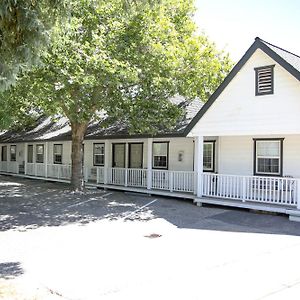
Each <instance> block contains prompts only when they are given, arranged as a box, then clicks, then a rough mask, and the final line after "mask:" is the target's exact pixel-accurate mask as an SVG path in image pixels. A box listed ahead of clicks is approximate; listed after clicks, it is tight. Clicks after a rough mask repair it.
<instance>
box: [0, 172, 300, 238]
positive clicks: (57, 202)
mask: <svg viewBox="0 0 300 300" xmlns="http://www.w3.org/2000/svg"><path fill="white" fill-rule="evenodd" d="M68 187H69V186H68V185H66V184H60V183H55V182H45V181H40V180H29V179H21V178H13V177H8V176H0V231H6V230H18V231H26V230H29V229H35V228H38V227H42V226H62V225H67V224H75V223H76V224H80V225H84V224H87V223H90V222H94V221H99V220H104V219H106V220H120V219H123V220H124V221H127V222H128V221H149V220H152V219H156V218H162V219H165V220H166V221H168V222H170V223H172V224H173V225H175V226H177V227H178V228H188V229H201V230H218V231H231V232H253V233H266V234H282V235H295V236H299V235H300V223H296V222H290V221H289V220H288V218H287V217H286V216H280V215H270V214H261V213H254V212H249V211H247V210H240V209H233V208H224V207H216V206H211V207H208V206H204V207H197V206H195V205H194V204H192V202H191V201H188V200H179V199H173V198H163V197H149V196H146V195H142V194H129V193H123V192H117V191H103V190H99V189H93V190H86V192H84V193H83V194H74V193H72V192H70V190H68ZM153 199H158V200H157V201H154V202H153V203H151V205H149V206H146V207H144V206H145V205H147V204H148V203H150V202H151V201H153Z"/></svg>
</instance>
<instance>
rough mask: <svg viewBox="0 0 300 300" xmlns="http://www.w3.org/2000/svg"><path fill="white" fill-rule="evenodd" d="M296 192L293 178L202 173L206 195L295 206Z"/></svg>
mask: <svg viewBox="0 0 300 300" xmlns="http://www.w3.org/2000/svg"><path fill="white" fill-rule="evenodd" d="M296 192H297V181H296V179H294V178H285V177H261V176H238V175H221V174H203V189H202V194H203V196H206V197H214V198H226V199H233V200H241V201H243V202H245V201H253V202H260V203H269V204H280V205H289V206H296V205H297V200H296V195H297V193H296Z"/></svg>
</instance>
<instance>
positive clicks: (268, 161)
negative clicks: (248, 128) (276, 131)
mask: <svg viewBox="0 0 300 300" xmlns="http://www.w3.org/2000/svg"><path fill="white" fill-rule="evenodd" d="M282 141H283V139H276V140H274V139H273V140H271V139H270V140H254V150H255V151H254V152H255V164H254V174H255V175H275V176H276V175H277V176H281V174H282Z"/></svg>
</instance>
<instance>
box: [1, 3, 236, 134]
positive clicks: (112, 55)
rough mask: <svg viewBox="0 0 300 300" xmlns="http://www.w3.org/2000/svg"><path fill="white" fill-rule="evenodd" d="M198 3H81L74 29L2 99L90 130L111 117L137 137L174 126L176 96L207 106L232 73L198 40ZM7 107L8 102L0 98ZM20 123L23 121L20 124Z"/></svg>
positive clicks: (74, 9) (59, 32) (224, 59)
mask: <svg viewBox="0 0 300 300" xmlns="http://www.w3.org/2000/svg"><path fill="white" fill-rule="evenodd" d="M193 12H194V6H193V1H186V0H165V1H157V2H156V1H153V2H139V1H136V2H135V4H133V5H131V6H129V8H128V7H127V9H124V1H121V0H112V1H105V2H104V1H92V0H80V1H74V2H73V3H72V6H71V18H70V22H69V23H68V26H64V27H63V28H62V27H58V28H57V29H56V39H55V41H54V42H53V44H52V46H51V48H50V49H49V50H48V51H47V52H44V53H43V56H42V61H43V67H42V68H41V67H38V68H35V69H34V70H32V71H30V72H28V73H27V74H25V75H24V76H23V77H22V78H21V79H20V80H19V83H18V85H17V86H16V87H15V88H13V89H12V90H10V91H9V92H6V93H3V94H2V98H5V97H6V98H7V97H9V98H10V99H11V101H12V102H13V101H16V102H18V103H19V104H22V105H21V107H22V108H23V111H24V112H25V113H26V112H27V113H28V112H32V110H31V109H28V107H30V104H33V106H34V107H35V109H36V108H37V107H38V108H40V109H41V110H42V111H43V112H46V113H48V114H52V115H53V114H57V113H59V114H63V115H66V116H67V117H68V118H69V120H70V122H71V124H73V123H74V124H83V123H84V124H87V123H89V122H90V121H91V120H93V119H95V118H97V114H96V112H97V111H101V110H104V111H106V113H107V116H108V120H110V121H111V122H113V121H114V120H116V119H122V120H124V122H125V123H126V124H127V125H128V126H129V127H130V128H131V130H132V131H134V132H148V133H154V132H155V131H156V130H157V128H158V127H170V126H172V125H173V124H174V122H175V120H176V119H177V118H178V117H179V116H180V114H181V111H180V109H179V108H178V107H176V106H175V105H174V104H172V103H171V102H170V101H169V99H170V97H173V96H174V95H176V94H180V95H182V96H185V97H187V98H194V97H197V96H198V97H200V98H201V99H202V100H206V99H207V98H208V96H209V95H210V94H211V93H212V92H213V91H214V90H215V89H216V87H217V86H218V85H219V84H220V82H221V81H222V80H223V78H224V77H225V75H226V74H227V73H228V71H229V69H230V68H231V63H230V61H229V58H228V56H226V55H224V54H223V53H222V52H218V51H217V50H216V48H215V46H214V44H213V43H211V42H210V41H209V40H208V39H207V37H205V36H197V35H196V34H195V31H196V28H195V24H194V22H193V21H192V15H193ZM0 101H1V98H0ZM17 119H18V118H17Z"/></svg>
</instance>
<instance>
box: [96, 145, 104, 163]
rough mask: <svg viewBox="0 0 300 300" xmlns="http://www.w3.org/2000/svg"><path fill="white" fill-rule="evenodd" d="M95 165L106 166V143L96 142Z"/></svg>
mask: <svg viewBox="0 0 300 300" xmlns="http://www.w3.org/2000/svg"><path fill="white" fill-rule="evenodd" d="M94 166H104V144H98V143H97V144H94Z"/></svg>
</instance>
